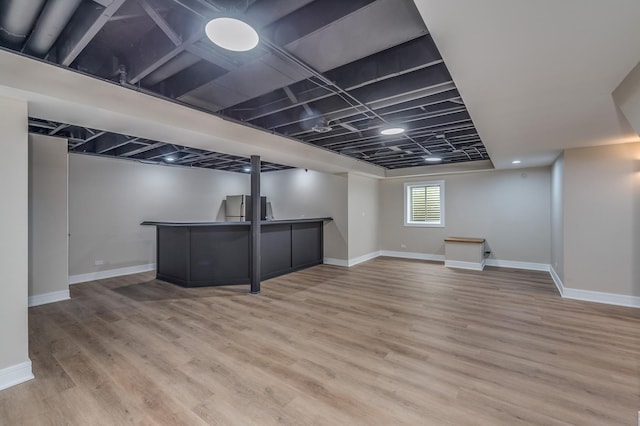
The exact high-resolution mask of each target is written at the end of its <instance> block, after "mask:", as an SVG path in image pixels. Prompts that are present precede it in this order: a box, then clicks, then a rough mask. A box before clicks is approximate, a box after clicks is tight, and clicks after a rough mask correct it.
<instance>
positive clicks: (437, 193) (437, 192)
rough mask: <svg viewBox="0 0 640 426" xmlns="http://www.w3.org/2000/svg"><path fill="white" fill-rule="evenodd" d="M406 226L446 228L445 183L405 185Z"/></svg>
mask: <svg viewBox="0 0 640 426" xmlns="http://www.w3.org/2000/svg"><path fill="white" fill-rule="evenodd" d="M404 210H405V213H404V224H405V226H434V227H444V181H442V180H438V181H433V182H416V183H405V184H404Z"/></svg>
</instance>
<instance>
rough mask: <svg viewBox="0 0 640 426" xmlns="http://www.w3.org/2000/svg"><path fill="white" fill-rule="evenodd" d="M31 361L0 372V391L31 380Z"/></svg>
mask: <svg viewBox="0 0 640 426" xmlns="http://www.w3.org/2000/svg"><path fill="white" fill-rule="evenodd" d="M33 378H34V376H33V371H32V370H31V360H28V361H25V362H21V363H20V364H15V365H11V366H9V367H6V368H3V369H2V370H0V391H1V390H3V389H7V388H10V387H12V386H15V385H19V384H20V383H24V382H26V381H28V380H31V379H33Z"/></svg>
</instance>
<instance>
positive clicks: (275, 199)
mask: <svg viewBox="0 0 640 426" xmlns="http://www.w3.org/2000/svg"><path fill="white" fill-rule="evenodd" d="M261 189H262V191H261V192H262V195H265V196H266V197H267V199H268V200H269V202H271V206H272V208H273V214H274V217H275V219H299V218H302V217H327V216H330V217H332V218H333V221H332V222H329V223H327V224H325V228H324V256H325V257H328V258H334V259H342V260H346V259H348V254H349V250H348V244H347V242H348V238H349V229H348V227H349V217H348V211H347V197H348V176H347V175H346V174H338V175H334V174H328V173H321V172H316V171H313V170H309V171H304V170H303V169H291V170H283V171H276V172H269V173H263V174H262V176H261Z"/></svg>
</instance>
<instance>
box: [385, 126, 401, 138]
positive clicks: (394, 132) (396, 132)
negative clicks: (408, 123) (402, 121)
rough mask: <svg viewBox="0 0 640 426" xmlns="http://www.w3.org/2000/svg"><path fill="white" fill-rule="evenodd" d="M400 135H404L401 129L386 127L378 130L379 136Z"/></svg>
mask: <svg viewBox="0 0 640 426" xmlns="http://www.w3.org/2000/svg"><path fill="white" fill-rule="evenodd" d="M400 133H404V128H403V127H387V128H386V129H382V130H380V134H381V135H385V136H390V135H399V134H400Z"/></svg>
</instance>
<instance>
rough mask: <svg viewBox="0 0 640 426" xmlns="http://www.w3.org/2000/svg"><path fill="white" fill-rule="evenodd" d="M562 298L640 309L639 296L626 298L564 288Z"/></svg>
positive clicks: (620, 295)
mask: <svg viewBox="0 0 640 426" xmlns="http://www.w3.org/2000/svg"><path fill="white" fill-rule="evenodd" d="M562 297H563V298H565V299H574V300H582V301H585V302H597V303H605V304H607V305H618V306H627V307H630V308H640V297H638V296H626V295H623V294H615V293H602V292H599V291H590V290H580V289H577V288H567V287H564V291H563V294H562Z"/></svg>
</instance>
